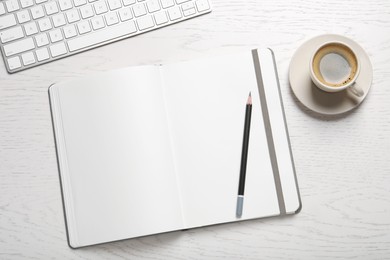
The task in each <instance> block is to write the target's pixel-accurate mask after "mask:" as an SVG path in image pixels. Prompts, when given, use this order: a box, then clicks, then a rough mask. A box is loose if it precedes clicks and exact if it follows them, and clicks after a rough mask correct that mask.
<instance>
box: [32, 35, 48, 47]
mask: <svg viewBox="0 0 390 260" xmlns="http://www.w3.org/2000/svg"><path fill="white" fill-rule="evenodd" d="M35 42H36V43H37V46H38V47H41V46H44V45H48V44H49V38H48V37H47V35H46V33H41V34H38V35H37V36H35Z"/></svg>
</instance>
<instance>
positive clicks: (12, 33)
mask: <svg viewBox="0 0 390 260" xmlns="http://www.w3.org/2000/svg"><path fill="white" fill-rule="evenodd" d="M210 11H211V7H210V3H209V2H208V0H7V1H1V0H0V47H1V53H2V55H3V58H4V63H5V65H6V67H7V70H8V72H9V73H13V72H17V71H20V70H24V69H27V68H30V67H34V66H37V65H41V64H43V63H47V62H49V61H52V60H56V59H60V58H63V57H66V56H69V55H72V54H75V53H78V52H81V51H84V50H87V49H91V48H93V47H96V46H100V45H103V44H106V43H109V42H113V41H117V40H119V39H123V38H127V37H131V36H134V35H138V34H140V33H144V32H147V31H150V30H154V29H156V28H160V27H163V26H166V25H169V24H172V23H176V22H179V21H182V20H186V19H189V18H192V17H195V16H199V15H201V14H204V13H208V12H210Z"/></svg>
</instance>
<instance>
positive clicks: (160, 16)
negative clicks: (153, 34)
mask: <svg viewBox="0 0 390 260" xmlns="http://www.w3.org/2000/svg"><path fill="white" fill-rule="evenodd" d="M154 19H155V20H156V24H157V25H160V24H164V23H166V22H168V17H167V14H166V13H165V11H161V12H158V13H155V14H154Z"/></svg>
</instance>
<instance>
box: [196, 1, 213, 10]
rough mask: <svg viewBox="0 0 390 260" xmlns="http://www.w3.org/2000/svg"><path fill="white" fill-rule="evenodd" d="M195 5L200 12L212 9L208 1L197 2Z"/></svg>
mask: <svg viewBox="0 0 390 260" xmlns="http://www.w3.org/2000/svg"><path fill="white" fill-rule="evenodd" d="M195 4H196V8H197V9H198V11H199V12H203V11H206V10H208V9H210V6H209V2H208V1H207V0H198V1H196V2H195Z"/></svg>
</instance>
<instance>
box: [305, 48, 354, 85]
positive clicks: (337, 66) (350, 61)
mask: <svg viewBox="0 0 390 260" xmlns="http://www.w3.org/2000/svg"><path fill="white" fill-rule="evenodd" d="M311 66H312V72H313V73H314V75H315V77H316V78H317V79H318V80H319V81H320V82H321V83H322V84H324V85H327V86H329V87H335V88H337V87H343V86H345V85H347V84H348V83H350V82H351V81H353V80H355V76H356V74H357V73H358V60H357V58H356V56H355V54H354V53H353V51H352V50H351V49H350V48H349V47H348V46H345V45H343V44H341V43H337V42H333V43H329V44H326V45H324V46H322V47H321V48H320V49H318V50H317V52H316V53H315V54H314V56H313V59H312V64H311Z"/></svg>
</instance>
